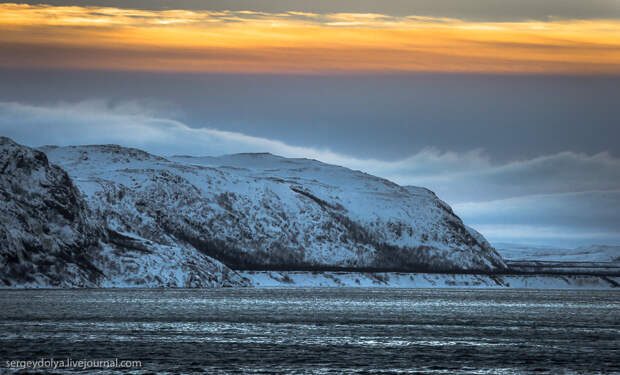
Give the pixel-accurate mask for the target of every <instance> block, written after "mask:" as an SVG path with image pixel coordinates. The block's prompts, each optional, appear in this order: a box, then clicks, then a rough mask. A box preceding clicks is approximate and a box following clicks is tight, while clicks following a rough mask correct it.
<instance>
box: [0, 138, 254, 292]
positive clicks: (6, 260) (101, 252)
mask: <svg viewBox="0 0 620 375" xmlns="http://www.w3.org/2000/svg"><path fill="white" fill-rule="evenodd" d="M0 172H1V173H0V194H1V195H2V199H1V200H0V286H22V287H97V286H160V287H161V286H179V287H181V286H183V287H191V286H194V287H199V286H200V287H214V286H225V285H247V284H248V283H249V281H248V280H246V279H244V278H243V277H241V276H239V275H238V274H237V273H235V272H234V271H232V270H230V269H228V267H226V266H225V265H223V264H222V263H221V262H218V261H217V260H214V259H212V258H209V257H208V256H206V255H204V254H202V253H200V252H198V251H196V250H195V249H193V248H191V247H176V246H166V245H164V244H156V243H153V242H151V241H148V240H145V239H142V238H139V237H136V236H133V235H125V234H122V233H118V232H116V231H114V230H112V229H111V228H109V227H107V226H106V225H105V223H104V222H103V221H101V219H100V218H99V217H97V216H95V215H93V212H92V211H91V210H90V209H89V208H88V205H87V203H86V202H85V201H84V200H83V198H82V197H81V193H80V191H79V190H78V189H77V188H76V187H75V185H74V184H73V182H72V180H71V178H70V177H69V175H68V174H67V173H66V172H65V171H64V170H63V169H61V168H60V167H58V166H55V165H53V164H50V163H49V162H48V158H47V157H46V155H45V154H44V153H43V152H40V151H37V150H34V149H31V148H28V147H24V146H21V145H18V144H16V143H14V142H13V141H11V140H10V139H8V138H5V137H0Z"/></svg>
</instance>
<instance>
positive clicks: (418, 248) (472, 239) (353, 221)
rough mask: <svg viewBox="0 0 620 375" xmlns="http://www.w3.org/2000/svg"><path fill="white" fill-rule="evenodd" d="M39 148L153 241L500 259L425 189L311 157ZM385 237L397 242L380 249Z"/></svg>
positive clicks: (403, 260)
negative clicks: (161, 154) (164, 155)
mask: <svg viewBox="0 0 620 375" xmlns="http://www.w3.org/2000/svg"><path fill="white" fill-rule="evenodd" d="M42 150H43V151H44V152H46V153H47V155H48V157H49V158H50V160H51V161H52V162H54V163H57V164H59V165H60V166H61V167H63V168H64V169H66V170H67V171H68V173H69V174H70V175H71V177H72V178H73V180H74V182H75V183H76V185H77V186H78V188H79V190H80V191H81V192H82V194H84V196H85V197H86V199H87V202H88V203H89V206H90V207H91V208H92V210H93V211H95V212H97V213H98V215H99V216H101V217H102V218H104V219H105V221H106V225H107V226H109V227H110V228H112V229H114V230H116V231H119V232H123V233H135V234H136V235H138V236H141V237H144V238H147V239H149V240H151V241H153V242H155V243H159V244H163V245H167V246H178V247H183V246H187V243H185V242H186V241H185V242H184V241H180V240H179V238H180V237H183V238H189V239H190V240H189V241H190V242H192V243H194V244H195V243H198V242H199V243H201V244H203V245H201V246H204V247H209V248H213V247H214V246H215V245H213V243H214V242H217V243H220V244H221V243H225V244H227V246H229V247H230V249H227V251H228V255H232V256H233V257H234V258H235V259H236V260H234V261H235V262H241V261H245V260H247V259H249V261H251V262H254V263H260V264H263V265H265V264H267V265H268V264H280V265H282V264H291V262H292V263H294V264H297V265H336V266H344V267H369V266H379V267H390V268H396V267H400V266H401V265H402V267H414V266H415V267H430V268H437V269H444V268H447V269H484V270H489V269H498V268H500V269H501V268H504V267H505V265H504V263H503V262H502V260H501V257H500V256H499V255H498V254H497V253H496V252H495V251H494V250H493V249H492V247H491V246H490V245H488V243H486V241H483V237H482V236H474V235H473V234H472V233H471V232H470V231H468V230H466V229H465V227H464V225H463V223H462V222H461V220H460V219H459V218H458V217H457V216H455V215H454V213H453V212H452V210H451V209H450V207H449V206H448V205H447V204H445V202H442V201H441V200H439V199H438V198H437V197H436V196H435V194H434V193H432V192H431V191H429V190H428V189H425V188H419V187H401V186H399V185H397V184H394V183H392V182H390V181H388V180H385V179H381V178H378V177H374V176H371V175H368V174H365V173H362V172H359V171H352V170H349V169H347V168H343V167H339V166H334V165H328V164H324V163H321V162H318V161H316V160H310V159H289V158H283V157H279V156H275V155H271V154H235V155H226V156H222V157H191V156H173V157H170V158H168V159H166V158H162V157H159V156H155V155H151V154H148V153H145V152H142V151H140V150H135V149H126V148H122V147H119V146H113V145H103V146H71V147H46V148H43V149H42ZM162 215H164V216H165V223H163V224H162V223H161V221H162ZM171 228H173V231H174V232H175V233H170V232H171ZM385 246H394V247H397V248H400V249H402V250H403V253H402V254H401V255H400V258H399V259H392V260H386V259H385V258H386V255H385V253H384V252H383V253H382V250H381V248H382V247H385ZM210 255H212V256H213V255H214V254H210ZM239 259H242V260H239ZM407 263H408V264H407Z"/></svg>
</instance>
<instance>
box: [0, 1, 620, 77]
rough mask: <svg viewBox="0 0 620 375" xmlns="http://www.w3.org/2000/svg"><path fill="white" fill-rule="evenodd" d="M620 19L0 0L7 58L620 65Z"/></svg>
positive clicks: (348, 66) (323, 69)
mask: <svg viewBox="0 0 620 375" xmlns="http://www.w3.org/2000/svg"><path fill="white" fill-rule="evenodd" d="M619 35H620V22H619V21H618V20H614V19H610V20H602V19H598V20H579V19H550V20H547V21H532V20H527V21H526V20H521V21H518V22H482V21H481V22H472V21H463V20H460V19H455V18H444V17H428V16H419V15H405V16H390V15H386V14H379V13H309V12H297V11H286V12H281V13H266V12H260V11H247V10H243V11H230V10H222V11H209V10H203V11H192V10H182V9H176V10H159V11H154V10H137V9H119V8H111V7H80V6H69V7H68V6H64V7H63V6H58V7H54V6H49V5H26V4H0V48H1V49H2V50H3V52H4V53H3V58H2V59H0V66H3V67H30V68H34V67H39V68H41V67H44V68H69V69H109V70H141V71H167V72H240V73H321V74H329V73H343V72H344V73H347V72H348V73H355V72H413V71H415V72H420V71H424V72H478V73H490V72H494V73H551V74H561V73H564V74H620V65H619V64H618V61H620V48H619V47H620V42H619V40H620V38H619V37H618V36H619Z"/></svg>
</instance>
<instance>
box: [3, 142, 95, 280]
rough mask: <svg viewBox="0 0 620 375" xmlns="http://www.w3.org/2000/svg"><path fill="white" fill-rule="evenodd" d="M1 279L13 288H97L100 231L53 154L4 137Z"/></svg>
mask: <svg viewBox="0 0 620 375" xmlns="http://www.w3.org/2000/svg"><path fill="white" fill-rule="evenodd" d="M0 195H1V200H0V262H1V263H2V275H1V276H0V279H1V280H2V281H3V282H4V283H5V284H8V285H11V284H14V283H17V284H30V283H31V284H49V285H76V286H80V285H85V286H86V285H95V284H96V283H97V282H98V281H99V280H100V278H101V276H102V274H101V272H100V270H99V269H97V267H95V266H94V265H93V263H92V253H93V251H95V249H96V248H97V246H98V239H99V237H100V236H101V231H100V228H98V227H97V226H95V225H94V224H93V223H92V222H91V221H90V220H89V218H88V211H87V208H86V204H85V203H84V201H83V200H82V199H81V198H80V193H79V191H78V190H77V188H76V187H75V186H74V185H73V183H72V181H71V178H69V175H68V174H67V173H66V172H65V171H64V170H62V169H61V168H59V167H57V166H55V165H51V164H50V163H49V162H48V159H47V156H46V155H45V154H44V153H43V152H41V151H37V150H33V149H30V148H27V147H23V146H20V145H18V144H16V143H14V142H12V141H11V140H10V139H8V138H4V137H2V138H0Z"/></svg>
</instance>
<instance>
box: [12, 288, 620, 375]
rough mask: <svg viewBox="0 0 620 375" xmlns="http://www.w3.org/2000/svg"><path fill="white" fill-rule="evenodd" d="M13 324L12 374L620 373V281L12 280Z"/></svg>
mask: <svg viewBox="0 0 620 375" xmlns="http://www.w3.org/2000/svg"><path fill="white" fill-rule="evenodd" d="M0 333H1V338H0V359H1V360H2V363H0V371H4V372H7V371H8V370H7V369H6V361H7V360H30V359H39V358H50V357H53V358H56V359H58V358H67V357H71V358H72V359H75V360H77V359H109V358H115V357H118V358H119V359H130V360H136V359H137V360H141V361H142V364H143V367H142V368H141V369H132V370H125V371H126V372H130V373H152V372H167V373H201V372H208V373H283V374H290V373H300V374H304V373H312V374H326V373H330V374H331V373H333V374H341V373H368V372H370V373H424V374H426V373H439V374H458V373H468V374H470V373H474V374H487V373H488V374H496V373H505V374H521V373H531V372H537V373H553V374H555V373H567V374H571V373H578V374H581V373H597V372H599V373H620V293H619V292H617V291H596V292H595V291H549V290H544V291H543V290H541V291H536V290H527V291H525V290H446V289H443V290H442V289H364V288H352V289H336V288H334V289H320V288H309V289H221V290H195V289H194V290H188V289H172V290H171V289H168V290H144V289H141V290H27V291H16V290H4V291H0ZM65 371H67V370H65ZM56 372H60V371H56ZM71 372H83V373H93V372H94V370H93V369H88V370H81V369H74V370H71ZM102 372H104V373H109V370H102ZM119 372H121V371H119Z"/></svg>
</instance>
